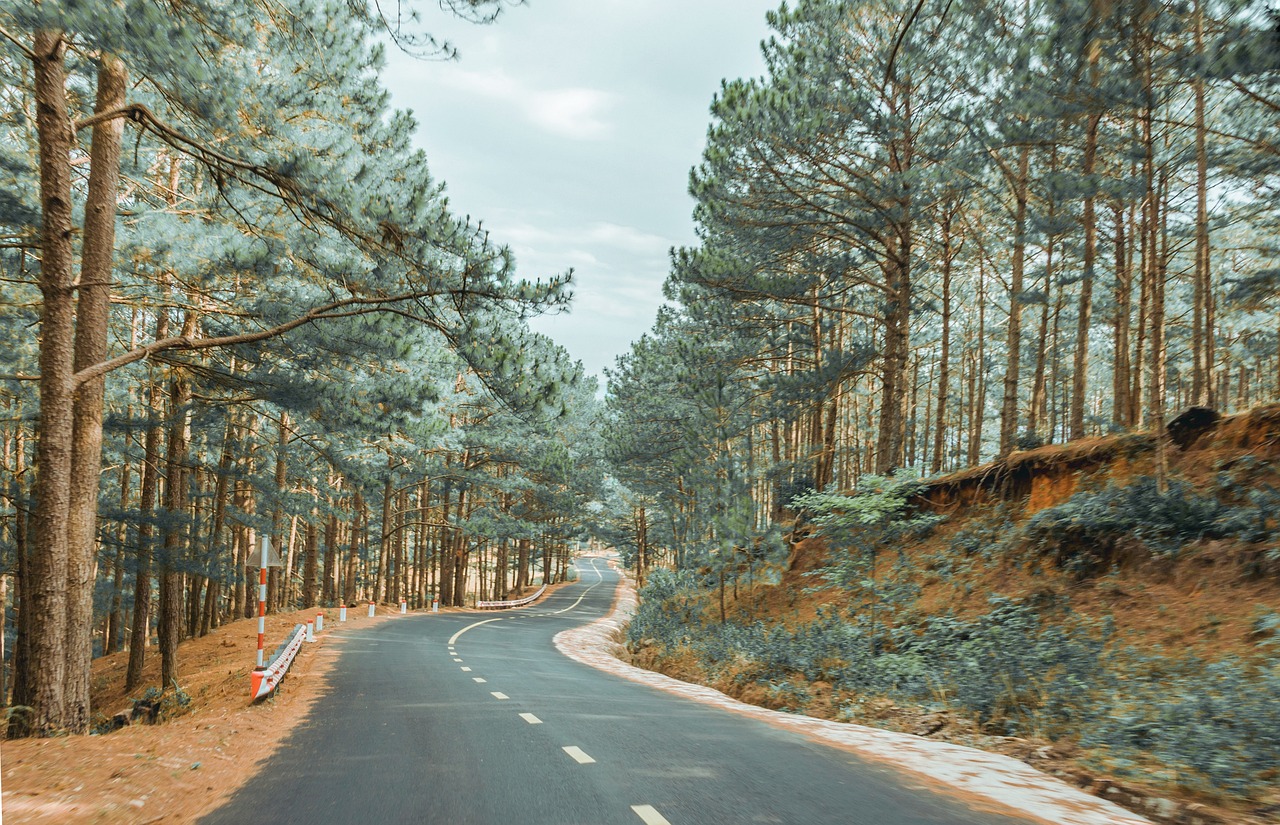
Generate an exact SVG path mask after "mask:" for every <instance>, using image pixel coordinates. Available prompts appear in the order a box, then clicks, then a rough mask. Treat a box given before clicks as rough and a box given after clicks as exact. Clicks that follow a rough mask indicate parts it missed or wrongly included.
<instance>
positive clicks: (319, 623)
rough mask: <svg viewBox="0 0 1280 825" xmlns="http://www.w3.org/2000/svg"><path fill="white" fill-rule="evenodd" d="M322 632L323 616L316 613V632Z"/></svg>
mask: <svg viewBox="0 0 1280 825" xmlns="http://www.w3.org/2000/svg"><path fill="white" fill-rule="evenodd" d="M322 630H324V614H323V613H317V614H316V632H317V633H319V632H320V631H322Z"/></svg>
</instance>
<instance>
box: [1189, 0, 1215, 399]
mask: <svg viewBox="0 0 1280 825" xmlns="http://www.w3.org/2000/svg"><path fill="white" fill-rule="evenodd" d="M1193 14H1194V15H1195V54H1196V56H1197V58H1203V57H1204V0H1195V7H1194V11H1193ZM1195 71H1196V77H1195V81H1194V82H1193V84H1192V85H1193V89H1194V92H1195V130H1196V228H1195V232H1196V248H1195V276H1194V288H1193V297H1192V324H1191V330H1192V331H1191V358H1192V369H1191V403H1193V404H1196V405H1200V406H1208V405H1210V404H1212V403H1213V399H1212V395H1213V389H1212V387H1213V380H1212V377H1211V373H1212V370H1213V322H1212V311H1211V310H1210V307H1209V302H1210V301H1212V300H1213V298H1212V283H1211V281H1210V267H1209V264H1210V259H1209V252H1210V250H1209V160H1208V152H1207V151H1206V148H1205V132H1206V129H1205V111H1204V105H1205V104H1204V69H1203V68H1202V67H1201V66H1200V65H1199V64H1198V63H1197V64H1196V68H1195Z"/></svg>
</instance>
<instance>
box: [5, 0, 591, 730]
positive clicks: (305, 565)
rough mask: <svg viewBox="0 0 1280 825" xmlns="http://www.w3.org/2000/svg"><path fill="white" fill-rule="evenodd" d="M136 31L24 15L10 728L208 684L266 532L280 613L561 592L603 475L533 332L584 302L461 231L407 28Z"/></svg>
mask: <svg viewBox="0 0 1280 825" xmlns="http://www.w3.org/2000/svg"><path fill="white" fill-rule="evenodd" d="M125 5H126V6H127V8H122V9H121V10H120V13H119V15H118V16H112V17H111V18H110V19H108V18H105V17H104V16H103V15H102V14H101V13H100V9H99V8H97V6H96V4H76V3H70V4H65V5H62V4H47V3H45V4H34V5H24V6H22V7H21V8H10V7H8V6H6V9H5V10H4V11H3V12H0V36H2V37H3V40H2V41H0V42H2V43H3V49H2V50H0V89H3V97H2V98H0V129H3V134H4V139H3V140H2V141H0V175H2V176H3V186H2V187H0V260H2V261H3V279H0V293H2V294H3V302H2V307H0V336H2V337H3V349H4V352H5V358H4V367H3V371H4V373H5V374H4V375H3V376H2V380H0V396H2V398H3V400H2V402H0V403H3V410H4V412H3V424H2V425H0V427H2V429H3V466H4V469H3V476H4V483H3V485H2V490H0V495H3V508H4V509H3V516H2V517H0V535H2V536H3V542H4V545H3V548H4V550H3V552H4V576H3V578H2V579H0V582H3V584H0V588H4V601H5V604H6V622H5V634H6V635H5V643H6V644H5V646H6V650H5V654H6V655H5V659H6V662H7V663H8V668H7V670H6V675H7V678H6V680H5V684H4V695H5V697H6V702H5V704H6V706H7V708H8V709H9V712H8V721H9V725H10V731H11V733H18V734H20V733H35V734H42V733H50V732H54V731H73V732H75V731H84V730H86V729H88V728H89V726H90V725H91V724H92V723H93V721H94V716H93V713H94V711H95V710H103V709H92V708H90V705H89V689H90V684H89V678H90V676H89V674H90V668H89V663H90V660H91V659H92V658H93V657H95V656H99V655H103V654H110V653H113V652H115V651H118V650H124V649H126V648H127V649H128V651H129V657H130V661H129V688H130V689H134V688H139V689H140V688H142V687H147V685H142V684H141V681H140V680H141V678H142V676H141V675H142V670H143V664H144V661H145V659H146V657H147V656H157V657H160V658H161V660H162V664H163V667H162V679H161V685H160V687H162V688H164V689H166V690H167V689H171V688H173V687H176V686H178V685H179V684H180V680H181V676H182V670H181V662H180V659H179V653H178V646H179V643H180V641H181V640H182V639H184V638H188V637H191V636H195V635H203V634H206V633H208V632H209V631H210V629H212V628H216V627H218V626H219V624H220V623H223V622H226V621H229V620H232V619H235V618H240V617H247V616H252V615H256V611H257V597H256V587H255V585H254V583H256V581H257V571H256V569H254V567H247V566H246V565H250V564H254V562H255V560H256V559H257V555H256V554H257V549H258V547H259V543H258V541H257V539H258V537H261V536H266V537H268V538H269V540H270V542H271V543H272V545H273V547H274V548H276V549H277V551H278V553H279V554H280V556H282V557H283V559H284V561H285V565H286V566H285V567H284V568H283V569H273V570H272V573H271V578H270V587H269V597H268V600H269V602H270V603H271V608H272V610H275V609H285V608H293V607H303V606H311V605H315V604H324V605H329V606H332V605H334V604H336V603H338V602H344V603H348V604H350V603H352V602H353V601H354V600H356V599H362V600H363V599H369V600H374V601H390V602H398V601H400V600H406V601H407V602H409V603H410V604H411V605H412V606H414V607H419V606H422V605H424V604H426V603H427V601H428V598H429V596H431V595H434V596H438V597H439V598H440V600H441V601H442V602H443V603H444V604H445V605H453V604H457V605H461V604H463V603H464V602H465V603H467V604H470V603H471V601H473V600H474V599H475V598H476V597H477V596H479V597H480V598H485V597H496V598H504V597H505V596H506V595H507V593H508V591H520V590H522V589H523V588H524V587H525V586H526V585H527V584H529V583H530V582H531V581H533V579H534V577H535V576H539V577H545V579H546V580H547V581H555V580H560V579H563V577H564V576H565V575H566V565H567V558H568V550H569V546H570V540H571V539H572V538H573V537H574V536H575V533H576V530H577V529H578V528H577V527H576V526H574V518H573V514H574V513H575V512H577V511H578V510H579V509H580V508H581V507H582V505H583V503H584V502H585V500H586V499H587V498H590V497H591V496H592V490H593V489H594V487H595V486H596V484H597V481H596V479H597V476H598V475H599V469H598V467H597V465H596V462H594V461H593V460H592V459H591V458H590V456H591V455H592V454H593V453H594V452H598V451H595V450H593V446H592V445H593V439H594V438H595V433H596V431H597V428H596V422H595V421H594V418H593V417H594V416H595V415H596V414H597V411H598V404H597V402H596V395H597V385H596V381H595V379H593V378H591V377H588V376H585V375H584V374H583V373H582V370H581V368H580V366H579V365H578V364H577V363H575V362H573V361H571V360H570V358H569V356H568V354H567V353H566V352H565V351H564V350H563V349H562V348H561V347H559V346H557V345H556V344H555V343H554V342H553V341H551V340H549V339H547V338H545V337H544V336H540V335H537V334H535V333H534V332H532V331H531V330H530V329H529V327H528V319H529V318H530V317H532V316H534V315H536V314H538V313H542V312H548V311H556V310H557V309H558V308H560V307H562V306H564V305H565V304H566V303H567V302H568V300H569V299H570V295H571V292H570V280H569V276H568V274H567V273H552V274H549V275H546V276H544V277H541V278H537V277H533V278H527V277H524V276H522V275H519V274H517V273H516V270H515V261H514V259H513V257H512V256H511V254H510V252H509V250H508V249H506V248H505V247H504V246H502V245H500V244H498V243H497V242H496V241H493V240H491V239H490V238H489V235H488V232H487V230H485V228H484V227H483V226H482V225H481V224H480V223H479V222H478V221H474V220H472V219H470V218H467V217H461V216H458V215H456V214H454V213H453V212H452V211H451V210H450V207H449V203H448V198H447V197H446V196H445V194H444V190H443V186H442V184H441V183H440V182H439V181H437V180H436V179H435V178H433V177H432V175H431V172H430V170H429V166H428V163H427V159H426V158H425V156H424V155H423V154H422V152H420V151H418V150H415V149H413V148H412V146H411V140H410V138H411V135H412V132H413V129H414V127H415V125H414V122H413V120H412V119H411V118H410V117H409V116H408V115H406V114H405V113H403V112H397V111H393V110H391V109H390V107H389V105H388V101H387V93H386V91H385V89H384V88H383V87H382V85H381V83H380V80H379V71H380V66H381V65H382V64H383V61H384V54H385V47H384V46H382V45H379V43H380V42H381V41H380V38H383V37H385V35H386V31H385V30H386V28H387V23H386V21H385V20H383V19H382V18H381V16H380V15H378V14H377V13H375V11H373V10H370V9H367V8H365V6H364V5H363V4H358V3H343V2H315V3H311V2H306V3H302V4H293V6H292V8H291V9H289V10H286V9H285V8H283V7H279V6H276V5H274V4H267V3H253V2H249V3H225V2H214V1H212V0H211V2H196V3H189V4H185V3H184V4H182V5H181V6H180V7H170V6H168V5H166V4H155V3H150V2H132V3H127V4H125ZM500 6H501V4H499V3H459V4H456V9H452V10H453V11H454V12H456V13H458V14H466V15H471V16H473V17H476V18H477V19H484V18H485V17H486V16H491V15H493V14H494V13H496V11H498V10H499V9H500ZM404 40H405V47H406V48H411V49H418V50H420V51H422V52H425V53H434V52H437V51H439V50H441V49H447V48H448V46H447V44H438V43H434V42H433V41H430V40H429V39H427V38H425V36H421V35H418V36H413V35H412V34H411V33H406V34H405V36H404ZM231 90H235V94H231ZM37 328H38V330H39V332H38V334H35V333H34V332H33V330H34V329H37ZM255 567H256V565H255ZM495 571H497V572H495ZM247 582H248V583H249V584H248V585H247V584H246V583H247ZM153 636H154V641H153Z"/></svg>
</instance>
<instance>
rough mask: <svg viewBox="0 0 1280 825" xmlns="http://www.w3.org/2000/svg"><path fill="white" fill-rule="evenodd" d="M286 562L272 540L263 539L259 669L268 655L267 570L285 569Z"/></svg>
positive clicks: (259, 618)
mask: <svg viewBox="0 0 1280 825" xmlns="http://www.w3.org/2000/svg"><path fill="white" fill-rule="evenodd" d="M283 566H284V561H283V560H282V559H281V558H280V554H279V553H276V552H274V551H272V549H271V540H270V539H269V538H267V536H265V535H263V537H262V555H261V558H260V559H259V562H258V664H257V666H258V667H259V668H261V667H264V666H265V664H266V661H265V659H264V658H263V657H264V656H265V655H266V654H265V652H264V648H265V647H266V639H267V568H269V567H283Z"/></svg>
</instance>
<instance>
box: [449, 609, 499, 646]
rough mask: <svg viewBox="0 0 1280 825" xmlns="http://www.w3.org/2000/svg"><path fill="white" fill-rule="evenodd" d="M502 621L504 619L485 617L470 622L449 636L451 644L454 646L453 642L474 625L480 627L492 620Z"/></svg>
mask: <svg viewBox="0 0 1280 825" xmlns="http://www.w3.org/2000/svg"><path fill="white" fill-rule="evenodd" d="M502 618H503V619H505V618H506V617H505V616H503V617H502ZM500 621H502V619H485V620H484V621H482V622H475V623H474V624H469V625H467V626H466V627H464V628H462V629H461V630H459V631H458V632H457V633H455V634H453V635H452V636H450V637H449V646H450V647H452V646H453V643H454V642H456V641H458V637H459V636H461V635H462V634H463V633H466V632H467V631H468V630H470V629H471V628H473V627H479V626H480V625H482V624H489V623H490V622H500Z"/></svg>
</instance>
